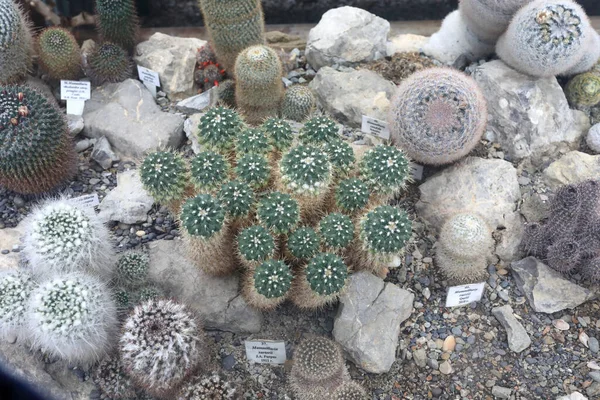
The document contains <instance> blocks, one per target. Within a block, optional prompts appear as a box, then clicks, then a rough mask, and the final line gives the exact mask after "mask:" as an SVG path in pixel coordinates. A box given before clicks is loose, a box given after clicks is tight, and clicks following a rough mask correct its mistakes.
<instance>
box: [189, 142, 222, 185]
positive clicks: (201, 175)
mask: <svg viewBox="0 0 600 400" xmlns="http://www.w3.org/2000/svg"><path fill="white" fill-rule="evenodd" d="M190 171H191V178H192V183H193V184H194V186H196V188H197V189H198V190H203V191H209V192H211V191H214V190H216V189H218V188H219V187H221V185H223V184H224V183H225V182H226V181H227V178H228V175H229V164H228V163H227V161H226V160H225V157H223V156H222V155H221V154H219V153H215V152H213V151H203V152H201V153H199V154H198V155H196V157H195V158H194V159H193V160H192V162H191V165H190Z"/></svg>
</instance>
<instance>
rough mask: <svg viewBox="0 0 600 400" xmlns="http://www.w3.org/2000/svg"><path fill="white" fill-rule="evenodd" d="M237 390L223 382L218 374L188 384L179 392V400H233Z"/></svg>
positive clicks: (202, 377)
mask: <svg viewBox="0 0 600 400" xmlns="http://www.w3.org/2000/svg"><path fill="white" fill-rule="evenodd" d="M235 392H236V390H235V389H234V388H233V387H232V386H231V384H230V383H229V382H227V381H225V380H223V379H222V378H221V377H220V376H219V375H218V374H216V373H213V374H212V375H210V376H201V377H198V378H196V379H194V380H192V381H190V382H188V383H186V384H184V385H183V387H182V388H181V389H180V390H179V393H178V394H177V400H197V399H215V400H228V399H233V396H234V395H235Z"/></svg>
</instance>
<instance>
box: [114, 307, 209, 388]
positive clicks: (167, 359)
mask: <svg viewBox="0 0 600 400" xmlns="http://www.w3.org/2000/svg"><path fill="white" fill-rule="evenodd" d="M204 341H205V339H204V332H203V331H202V325H201V324H200V322H199V320H198V319H197V317H196V316H195V315H194V314H193V313H192V312H191V311H190V310H189V308H188V307H187V306H185V305H183V304H180V303H177V302H175V301H172V300H149V301H147V302H145V303H142V304H140V305H138V306H137V307H136V308H135V309H134V310H133V312H132V313H131V315H130V316H129V318H128V319H127V321H126V322H125V324H124V325H123V334H122V336H121V338H120V340H119V350H120V354H121V359H122V362H123V366H124V369H125V371H126V372H127V374H128V375H129V377H130V378H131V379H132V380H133V381H134V382H135V383H136V385H137V386H139V387H143V388H144V390H145V391H146V392H147V393H149V394H151V395H154V396H158V397H163V398H173V396H174V395H175V391H176V390H177V388H178V386H179V385H180V384H181V383H182V382H183V381H184V380H185V379H186V378H188V377H189V376H190V375H191V374H192V373H194V372H195V371H196V370H198V368H199V367H201V366H202V363H203V359H205V358H206V357H207V355H206V354H205V343H204Z"/></svg>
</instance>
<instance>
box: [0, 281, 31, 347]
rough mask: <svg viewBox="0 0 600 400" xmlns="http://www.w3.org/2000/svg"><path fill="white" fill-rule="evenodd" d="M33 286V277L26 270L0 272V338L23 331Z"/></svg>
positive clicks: (17, 334)
mask: <svg viewBox="0 0 600 400" xmlns="http://www.w3.org/2000/svg"><path fill="white" fill-rule="evenodd" d="M33 288H34V282H33V278H32V276H31V274H29V273H27V272H24V271H4V272H2V273H0V340H4V339H7V338H8V337H10V336H13V335H16V336H19V335H20V334H21V333H23V327H24V323H25V310H26V309H27V302H28V301H29V297H30V295H31V291H32V290H33Z"/></svg>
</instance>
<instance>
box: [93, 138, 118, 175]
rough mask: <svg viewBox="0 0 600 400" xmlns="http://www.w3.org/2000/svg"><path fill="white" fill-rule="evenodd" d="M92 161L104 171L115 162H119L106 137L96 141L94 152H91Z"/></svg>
mask: <svg viewBox="0 0 600 400" xmlns="http://www.w3.org/2000/svg"><path fill="white" fill-rule="evenodd" d="M92 160H94V161H96V162H97V163H98V165H100V166H101V167H102V168H104V169H109V168H110V167H112V165H113V163H114V162H115V161H118V160H119V157H117V155H116V154H115V152H114V151H112V148H111V147H110V143H109V142H108V139H107V138H106V136H102V137H101V138H100V139H98V140H97V141H96V144H95V145H94V150H92Z"/></svg>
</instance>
